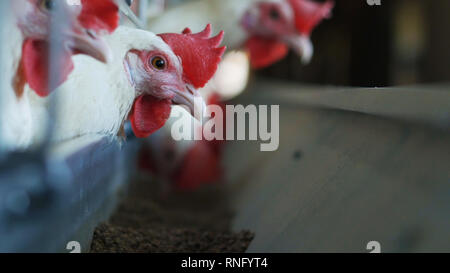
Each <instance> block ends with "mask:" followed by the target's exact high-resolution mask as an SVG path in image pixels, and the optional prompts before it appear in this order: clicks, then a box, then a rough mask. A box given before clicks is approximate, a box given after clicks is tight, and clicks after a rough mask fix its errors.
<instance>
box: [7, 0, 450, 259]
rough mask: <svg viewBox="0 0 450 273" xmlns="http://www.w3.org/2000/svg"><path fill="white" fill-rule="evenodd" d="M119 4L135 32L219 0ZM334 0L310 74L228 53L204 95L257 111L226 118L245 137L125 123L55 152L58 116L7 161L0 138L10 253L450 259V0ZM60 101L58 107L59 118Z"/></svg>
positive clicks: (294, 64) (293, 65) (317, 38)
mask: <svg viewBox="0 0 450 273" xmlns="http://www.w3.org/2000/svg"><path fill="white" fill-rule="evenodd" d="M24 1H28V0H24ZM108 1H109V0H108ZM111 1H113V2H114V3H115V4H116V5H117V6H118V8H119V11H120V25H121V26H127V27H130V28H136V29H145V30H147V31H156V30H155V29H156V28H155V29H152V26H151V24H150V25H149V26H148V25H147V22H151V21H152V20H153V18H159V17H160V16H164V14H165V13H166V12H168V11H170V10H172V9H176V8H178V9H180V7H181V8H182V7H184V5H189V4H192V3H196V2H202V1H203V2H208V1H211V2H217V1H216V0H134V1H122V0H111ZM241 1H249V2H251V1H250V0H241ZM257 1H260V2H263V1H264V0H253V2H257ZM277 1H288V0H277ZM277 1H272V2H277ZM300 1H302V0H300ZM311 1H313V2H315V3H316V4H317V5H325V4H326V3H329V2H330V1H329V0H328V1H319V0H311ZM2 2H4V3H1V4H0V5H1V6H0V12H1V13H2V14H7V13H8V11H9V9H10V8H11V7H9V6H8V5H9V4H8V1H2ZM44 2H45V1H44ZM81 3H82V2H81ZM333 3H334V6H333V9H332V13H331V15H330V16H328V17H329V18H326V19H324V20H323V21H322V22H321V23H320V24H318V25H317V27H316V28H315V29H314V31H312V33H311V37H310V42H311V45H313V47H314V51H313V55H312V58H311V60H310V61H309V63H307V64H306V63H304V62H302V61H301V60H300V58H299V56H298V52H297V53H296V52H295V50H289V52H287V53H286V56H284V57H283V58H281V59H279V60H277V61H276V62H274V63H273V64H271V65H269V66H266V67H264V68H261V69H254V68H253V67H252V63H251V58H250V53H248V52H246V50H245V49H239V48H232V47H231V48H230V46H229V45H227V44H224V43H222V45H225V46H227V51H226V52H225V55H224V56H223V57H222V63H221V64H220V66H219V69H218V71H217V73H216V74H215V76H214V78H213V79H212V80H213V81H214V86H213V88H212V89H214V90H213V91H211V90H209V89H208V86H207V87H206V88H205V90H206V91H204V93H202V94H206V95H204V96H205V97H207V98H209V99H211V98H216V97H214V95H211V94H212V93H211V92H213V93H214V92H216V91H217V92H220V91H222V93H220V97H221V100H220V101H219V102H217V101H216V103H217V104H218V105H220V106H225V105H226V106H238V105H242V106H243V107H242V108H244V107H247V106H254V109H255V111H251V109H253V108H249V109H247V108H245V109H247V110H248V112H245V114H244V115H243V117H244V118H243V121H244V125H243V126H240V125H241V124H240V123H239V121H236V122H230V120H231V119H233V121H234V119H235V117H236V116H235V115H233V113H232V115H231V118H230V117H229V116H228V115H227V116H226V122H223V125H224V126H225V125H226V128H225V129H226V131H227V132H229V131H230V130H231V131H239V130H240V129H241V130H243V136H244V137H243V138H242V139H240V138H239V133H238V132H237V133H236V135H235V134H233V135H232V136H231V135H230V138H232V139H230V140H227V139H225V140H212V141H206V142H205V141H204V140H190V141H177V140H174V137H173V132H172V136H171V135H170V134H169V133H165V131H163V129H160V130H158V131H156V132H155V133H154V134H153V135H152V136H151V137H146V138H140V137H139V136H136V131H134V130H133V129H135V127H136V125H135V124H132V123H131V122H130V121H124V123H123V127H122V128H121V130H120V131H119V132H117V134H116V135H114V136H111V135H107V134H101V133H98V134H86V135H80V136H77V137H74V138H71V139H68V140H64V141H52V140H51V139H52V134H53V131H54V130H55V128H57V125H55V124H57V121H56V118H52V115H49V116H50V118H48V120H47V121H46V123H45V124H44V125H42V124H41V126H42V127H43V130H42V131H43V133H42V134H43V137H41V139H40V140H39V141H38V142H37V143H35V144H34V145H33V146H30V147H29V148H27V149H16V150H9V149H8V147H7V145H6V144H5V145H4V144H3V143H2V140H3V136H2V133H1V132H0V252H39V253H40V252H45V253H47V252H60V253H70V252H91V253H99V252H100V253H104V252H112V253H128V252H132V253H136V252H143V253H188V252H197V253H198V252H200V253H208V252H214V253H243V252H247V253H286V252H289V253H303V252H357V253H369V252H410V253H421V252H449V251H450V213H449V211H450V168H449V166H450V50H449V49H450V35H448V30H446V28H447V27H449V26H450V17H449V16H448V14H449V13H450V2H449V1H447V0H434V1H424V0H389V1H384V0H380V1H369V0H368V1H366V0H358V1H343V0H334V2H333ZM181 10H182V9H181ZM186 10H187V9H186ZM197 12H198V13H199V14H201V13H202V12H207V11H197ZM228 12H230V11H228ZM226 15H230V14H226ZM52 16H53V17H54V19H55V20H56V21H57V20H61V21H65V18H58V15H52ZM199 16H200V15H199ZM3 17H4V18H3V19H2V23H5V22H4V21H5V20H7V18H6V17H7V16H3ZM183 19H184V17H183V16H181V15H180V20H183ZM57 22H58V21H57ZM183 24H184V25H185V26H186V27H190V28H192V31H193V32H194V33H197V32H199V31H201V30H202V29H195V27H196V26H195V25H190V21H189V20H187V21H186V22H185V23H184V22H183ZM54 25H59V24H52V26H54ZM203 27H204V26H203ZM213 28H214V26H213ZM219 28H220V26H219ZM182 30H183V29H174V30H173V32H176V33H179V32H180V31H182ZM52 31H53V32H55V33H57V34H56V35H55V37H56V38H55V37H53V38H52V41H51V43H50V44H51V45H52V44H57V43H58V39H57V38H58V37H57V36H58V35H59V34H58V31H59V30H58V27H53V28H52ZM53 32H52V33H53ZM214 32H215V33H213V34H212V35H213V36H214V35H216V34H217V32H216V28H214ZM156 33H158V32H156ZM445 33H447V34H445ZM232 34H233V33H231V35H232ZM8 35H9V33H8V32H6V31H3V32H2V33H1V37H0V39H1V40H2V41H7V40H8V39H9V38H8ZM111 35H114V34H111ZM227 35H230V34H229V33H228V32H225V39H224V41H227V39H226V37H227ZM51 45H50V49H51V50H53V51H56V52H57V51H58V50H57V49H54V48H57V47H53V49H52V46H51ZM0 49H1V50H2V51H1V52H2V55H1V58H0V63H5V62H6V61H5V60H6V59H7V58H11V56H10V55H11V54H9V52H6V54H5V50H4V46H1V45H0ZM57 53H58V52H57ZM57 53H55V54H57ZM303 54H305V52H303ZM198 55H199V56H200V55H201V53H199V54H198ZM52 56H53V57H52ZM54 56H55V55H52V54H50V57H49V58H50V62H49V63H50V64H53V63H54V62H55V59H54V58H55V57H54ZM56 56H58V55H56ZM200 57H201V56H200ZM52 58H53V59H52ZM56 63H57V62H56ZM76 64H77V63H76ZM2 67H3V66H2ZM50 67H52V65H50ZM75 67H77V66H76V65H75ZM55 68H56V66H55V67H53V71H52V70H51V71H52V72H55V73H50V76H49V79H46V80H48V81H49V83H52V82H54V81H55V79H54V78H53V77H54V76H51V75H52V74H54V75H58V74H59V73H60V72H58V71H57V70H55ZM2 69H3V68H2ZM75 69H76V68H75ZM2 71H3V70H2ZM2 73H3V72H2ZM8 75H9V74H7V73H3V75H0V80H1V82H10V79H8V78H5V77H7V76H8ZM55 78H57V76H55ZM81 80H83V79H81ZM4 86H5V85H2V86H1V88H3V90H0V92H2V93H6V91H5V88H4ZM207 89H208V90H207ZM57 91H61V92H62V91H63V89H61V90H57ZM54 93H56V92H54ZM62 99H63V98H62ZM72 99H73V100H74V101H73V103H77V100H82V98H77V97H76V96H75V97H72ZM205 100H206V99H205ZM5 101H6V102H8V98H7V97H6V96H4V95H2V96H0V106H1V108H0V113H3V114H2V115H5V116H6V114H5V113H4V109H6V108H7V107H8V105H6V104H5ZM207 102H208V101H207ZM58 103H60V100H59V98H58V96H56V95H55V96H50V99H49V100H48V106H47V107H48V109H49V110H48V111H49V113H56V112H57V111H58V110H57V105H58ZM93 103H94V102H93ZM264 107H266V110H265V111H263V110H264V109H263V108H264ZM219 108H220V107H219ZM225 108H227V107H222V108H220V109H225ZM174 112H175V111H174V110H173V108H172V114H173V115H174ZM269 112H270V113H269ZM252 113H254V114H255V115H256V116H252ZM87 114H88V115H89V113H87ZM237 116H239V114H238V115H237ZM171 119H174V118H173V117H172V118H171ZM189 120H190V121H191V122H192V124H194V125H195V124H197V123H196V122H197V121H195V119H193V118H190V119H189ZM176 121H177V120H176V119H174V122H175V123H176ZM264 121H265V122H268V124H267V123H266V124H265V125H264V126H263V127H265V130H266V131H265V132H264V129H262V130H263V131H261V124H262V123H264ZM2 123H5V119H1V120H0V128H3V127H1V126H2V125H3V124H2ZM230 124H231V125H230ZM55 126H56V127H55ZM202 126H203V127H202V128H204V126H205V125H204V124H203V125H202ZM253 129H254V130H255V131H254V133H253V131H252V130H253ZM216 130H217V127H216ZM214 132H217V131H214ZM252 133H253V134H252ZM263 133H265V134H263ZM268 133H271V134H270V136H268V135H267V134H268ZM223 134H224V132H222V135H223ZM252 136H253V137H252ZM227 137H228V135H227ZM197 144H198V145H197ZM268 144H273V145H268ZM180 147H181V148H180ZM264 147H266V149H265V148H264Z"/></svg>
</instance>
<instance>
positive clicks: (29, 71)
mask: <svg viewBox="0 0 450 273" xmlns="http://www.w3.org/2000/svg"><path fill="white" fill-rule="evenodd" d="M71 55H72V54H71V53H70V52H64V53H63V56H62V57H61V58H60V59H59V67H58V71H59V73H58V76H59V79H58V80H57V82H56V84H57V85H58V86H59V85H60V84H62V83H63V82H64V81H66V80H67V77H68V76H69V74H70V72H72V70H73V68H74V65H73V62H72V59H71ZM21 62H22V64H21V65H22V67H23V73H24V76H25V79H26V82H27V83H28V85H29V86H30V88H31V89H33V90H34V91H35V92H36V94H38V95H39V96H41V97H45V96H48V95H49V94H50V93H51V92H52V91H53V90H51V88H50V85H49V74H50V73H49V70H50V65H49V44H48V43H47V42H46V41H42V40H33V39H27V40H25V41H24V43H23V46H22V59H21Z"/></svg>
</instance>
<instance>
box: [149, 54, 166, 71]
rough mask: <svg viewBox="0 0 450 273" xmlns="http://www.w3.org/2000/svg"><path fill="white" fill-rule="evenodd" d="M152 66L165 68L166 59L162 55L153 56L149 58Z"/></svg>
mask: <svg viewBox="0 0 450 273" xmlns="http://www.w3.org/2000/svg"><path fill="white" fill-rule="evenodd" d="M151 63H152V66H153V67H154V68H156V69H158V70H163V69H165V68H166V61H165V60H164V59H163V58H162V57H154V58H153V59H152V60H151Z"/></svg>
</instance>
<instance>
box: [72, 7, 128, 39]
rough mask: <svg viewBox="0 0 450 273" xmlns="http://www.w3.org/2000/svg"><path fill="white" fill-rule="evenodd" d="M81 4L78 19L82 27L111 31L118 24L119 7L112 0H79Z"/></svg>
mask: <svg viewBox="0 0 450 273" xmlns="http://www.w3.org/2000/svg"><path fill="white" fill-rule="evenodd" d="M81 4H82V10H81V13H80V16H79V17H78V19H79V20H80V22H81V24H82V25H83V27H85V28H88V29H92V30H95V31H105V30H106V31H107V32H109V33H111V32H113V31H114V30H115V29H116V28H117V27H118V26H119V7H118V6H117V5H116V4H115V3H114V1H113V0H81Z"/></svg>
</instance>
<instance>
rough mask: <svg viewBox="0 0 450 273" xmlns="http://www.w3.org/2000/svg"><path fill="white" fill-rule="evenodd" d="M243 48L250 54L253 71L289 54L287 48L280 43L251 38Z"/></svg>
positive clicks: (256, 37)
mask: <svg viewBox="0 0 450 273" xmlns="http://www.w3.org/2000/svg"><path fill="white" fill-rule="evenodd" d="M245 48H247V50H248V51H249V53H250V64H251V66H252V68H254V69H261V68H265V67H267V66H270V65H272V64H274V63H275V62H277V61H279V60H281V59H283V58H284V57H285V56H286V55H287V54H288V52H289V48H288V47H287V45H285V44H284V43H282V42H279V41H277V40H274V39H267V38H263V37H259V36H253V37H251V38H249V39H248V40H247V42H246V43H245Z"/></svg>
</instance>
